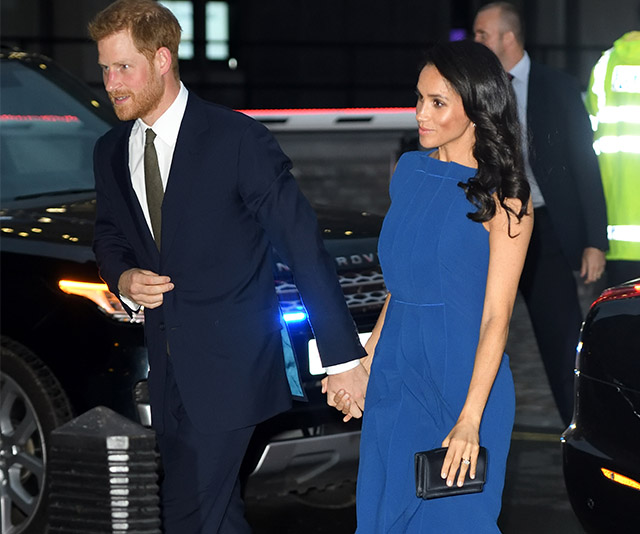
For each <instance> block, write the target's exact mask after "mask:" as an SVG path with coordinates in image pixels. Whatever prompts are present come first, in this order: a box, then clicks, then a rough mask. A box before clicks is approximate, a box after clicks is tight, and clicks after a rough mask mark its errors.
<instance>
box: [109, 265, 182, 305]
mask: <svg viewBox="0 0 640 534" xmlns="http://www.w3.org/2000/svg"><path fill="white" fill-rule="evenodd" d="M173 287H174V286H173V284H172V283H171V279H170V278H169V277H168V276H161V275H159V274H156V273H154V272H152V271H147V270H144V269H137V268H135V269H129V270H128V271H125V272H123V273H122V274H121V275H120V280H118V291H120V294H121V295H123V296H125V297H127V298H129V299H131V300H133V301H134V302H136V303H137V304H140V305H141V306H144V307H145V308H157V307H158V306H160V305H162V295H163V294H164V293H166V292H167V291H171V290H172V289H173Z"/></svg>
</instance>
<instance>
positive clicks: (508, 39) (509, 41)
mask: <svg viewBox="0 0 640 534" xmlns="http://www.w3.org/2000/svg"><path fill="white" fill-rule="evenodd" d="M502 41H503V42H504V44H505V45H507V46H513V45H514V44H516V35H515V33H513V32H512V31H508V32H504V33H503V34H502Z"/></svg>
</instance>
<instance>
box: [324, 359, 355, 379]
mask: <svg viewBox="0 0 640 534" xmlns="http://www.w3.org/2000/svg"><path fill="white" fill-rule="evenodd" d="M358 365H360V360H351V361H350V362H345V363H339V364H338V365H330V366H329V367H326V368H325V371H326V373H327V374H328V375H337V374H340V373H345V372H347V371H351V369H355V368H356V367H358Z"/></svg>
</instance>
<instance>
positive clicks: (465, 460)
mask: <svg viewBox="0 0 640 534" xmlns="http://www.w3.org/2000/svg"><path fill="white" fill-rule="evenodd" d="M462 463H463V464H464V465H469V464H470V463H471V460H469V458H463V459H462Z"/></svg>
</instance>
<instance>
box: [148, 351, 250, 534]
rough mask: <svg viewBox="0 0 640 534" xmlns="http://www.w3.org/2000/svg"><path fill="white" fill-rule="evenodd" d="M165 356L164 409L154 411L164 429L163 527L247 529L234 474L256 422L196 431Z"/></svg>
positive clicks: (228, 532) (211, 533) (226, 533)
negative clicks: (158, 411) (249, 425)
mask: <svg viewBox="0 0 640 534" xmlns="http://www.w3.org/2000/svg"><path fill="white" fill-rule="evenodd" d="M168 359H169V361H168V362H167V377H166V386H165V402H164V413H162V414H156V413H153V417H154V418H157V417H162V418H163V419H164V431H163V432H162V433H161V434H158V436H157V440H158V448H159V449H160V457H161V461H162V467H163V470H164V478H163V480H162V483H161V488H160V496H161V506H162V524H163V532H164V533H165V534H216V533H217V534H250V533H251V528H250V527H249V524H248V523H247V521H246V519H245V516H244V503H243V501H242V497H241V494H240V482H239V479H238V473H239V471H240V465H241V463H242V459H243V457H244V454H245V451H246V450H247V447H248V445H249V441H250V439H251V436H252V434H253V431H254V429H255V427H254V426H251V427H246V428H241V429H238V430H219V429H215V428H212V429H211V433H207V434H203V433H202V432H199V431H198V430H196V428H195V427H194V426H193V425H192V423H191V421H190V420H189V417H188V415H187V413H186V411H185V409H184V406H183V404H182V399H181V397H180V392H179V390H178V386H177V384H176V381H175V376H174V372H173V366H172V365H171V356H168ZM212 387H215V386H214V385H213V384H212ZM229 402H233V399H229ZM216 408H217V409H224V407H212V409H216ZM152 410H153V407H152Z"/></svg>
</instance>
